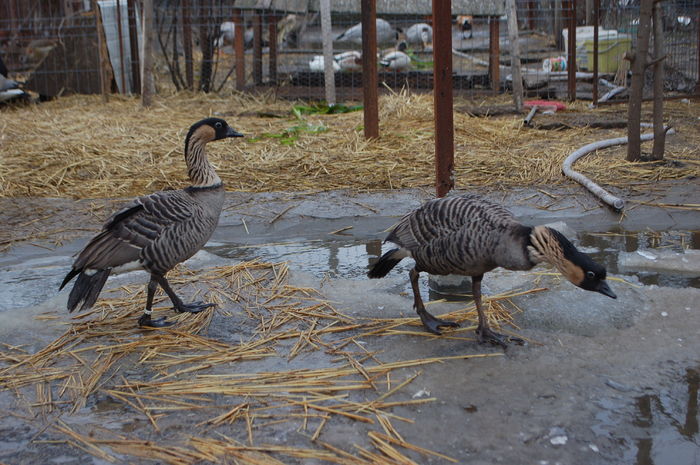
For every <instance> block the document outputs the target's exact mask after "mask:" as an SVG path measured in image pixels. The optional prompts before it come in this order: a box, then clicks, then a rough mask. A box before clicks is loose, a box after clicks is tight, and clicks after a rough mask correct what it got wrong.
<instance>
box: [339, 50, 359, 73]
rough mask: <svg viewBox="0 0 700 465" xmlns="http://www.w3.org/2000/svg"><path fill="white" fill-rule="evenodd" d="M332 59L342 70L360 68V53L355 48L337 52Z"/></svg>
mask: <svg viewBox="0 0 700 465" xmlns="http://www.w3.org/2000/svg"><path fill="white" fill-rule="evenodd" d="M333 59H334V60H335V62H336V63H338V66H340V69H341V70H342V71H359V70H361V69H362V54H361V53H360V52H358V51H357V50H350V51H348V52H343V53H339V54H337V55H334V56H333Z"/></svg>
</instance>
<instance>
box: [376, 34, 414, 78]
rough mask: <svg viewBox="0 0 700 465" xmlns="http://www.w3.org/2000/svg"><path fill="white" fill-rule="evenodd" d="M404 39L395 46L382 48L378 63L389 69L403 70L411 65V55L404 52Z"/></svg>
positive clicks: (405, 46)
mask: <svg viewBox="0 0 700 465" xmlns="http://www.w3.org/2000/svg"><path fill="white" fill-rule="evenodd" d="M407 47H408V46H407V45H406V41H404V40H402V41H401V42H399V43H398V44H397V45H396V47H394V48H390V49H388V50H384V51H383V52H382V55H381V57H380V58H379V64H380V65H381V66H382V67H383V68H385V69H388V70H391V71H405V70H406V69H408V68H410V67H411V57H409V56H408V55H407V54H406V49H407Z"/></svg>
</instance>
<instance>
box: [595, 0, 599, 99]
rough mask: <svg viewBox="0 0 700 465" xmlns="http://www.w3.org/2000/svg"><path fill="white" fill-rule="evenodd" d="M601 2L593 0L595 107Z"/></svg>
mask: <svg viewBox="0 0 700 465" xmlns="http://www.w3.org/2000/svg"><path fill="white" fill-rule="evenodd" d="M599 18H600V0H593V106H596V105H598V46H599V44H598V21H599Z"/></svg>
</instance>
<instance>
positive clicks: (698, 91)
mask: <svg viewBox="0 0 700 465" xmlns="http://www.w3.org/2000/svg"><path fill="white" fill-rule="evenodd" d="M696 24H697V25H698V26H697V30H698V43H697V47H695V51H696V52H697V55H698V56H697V63H698V82H697V84H695V93H696V94H700V11H698V18H697V23H696Z"/></svg>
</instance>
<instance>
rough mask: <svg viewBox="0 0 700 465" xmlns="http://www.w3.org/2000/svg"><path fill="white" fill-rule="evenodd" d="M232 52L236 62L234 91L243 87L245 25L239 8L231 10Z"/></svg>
mask: <svg viewBox="0 0 700 465" xmlns="http://www.w3.org/2000/svg"><path fill="white" fill-rule="evenodd" d="M233 24H234V31H233V50H234V55H235V60H236V89H237V90H243V88H244V87H245V36H244V34H245V24H244V22H243V13H242V12H241V10H240V9H239V8H235V9H234V10H233Z"/></svg>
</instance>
